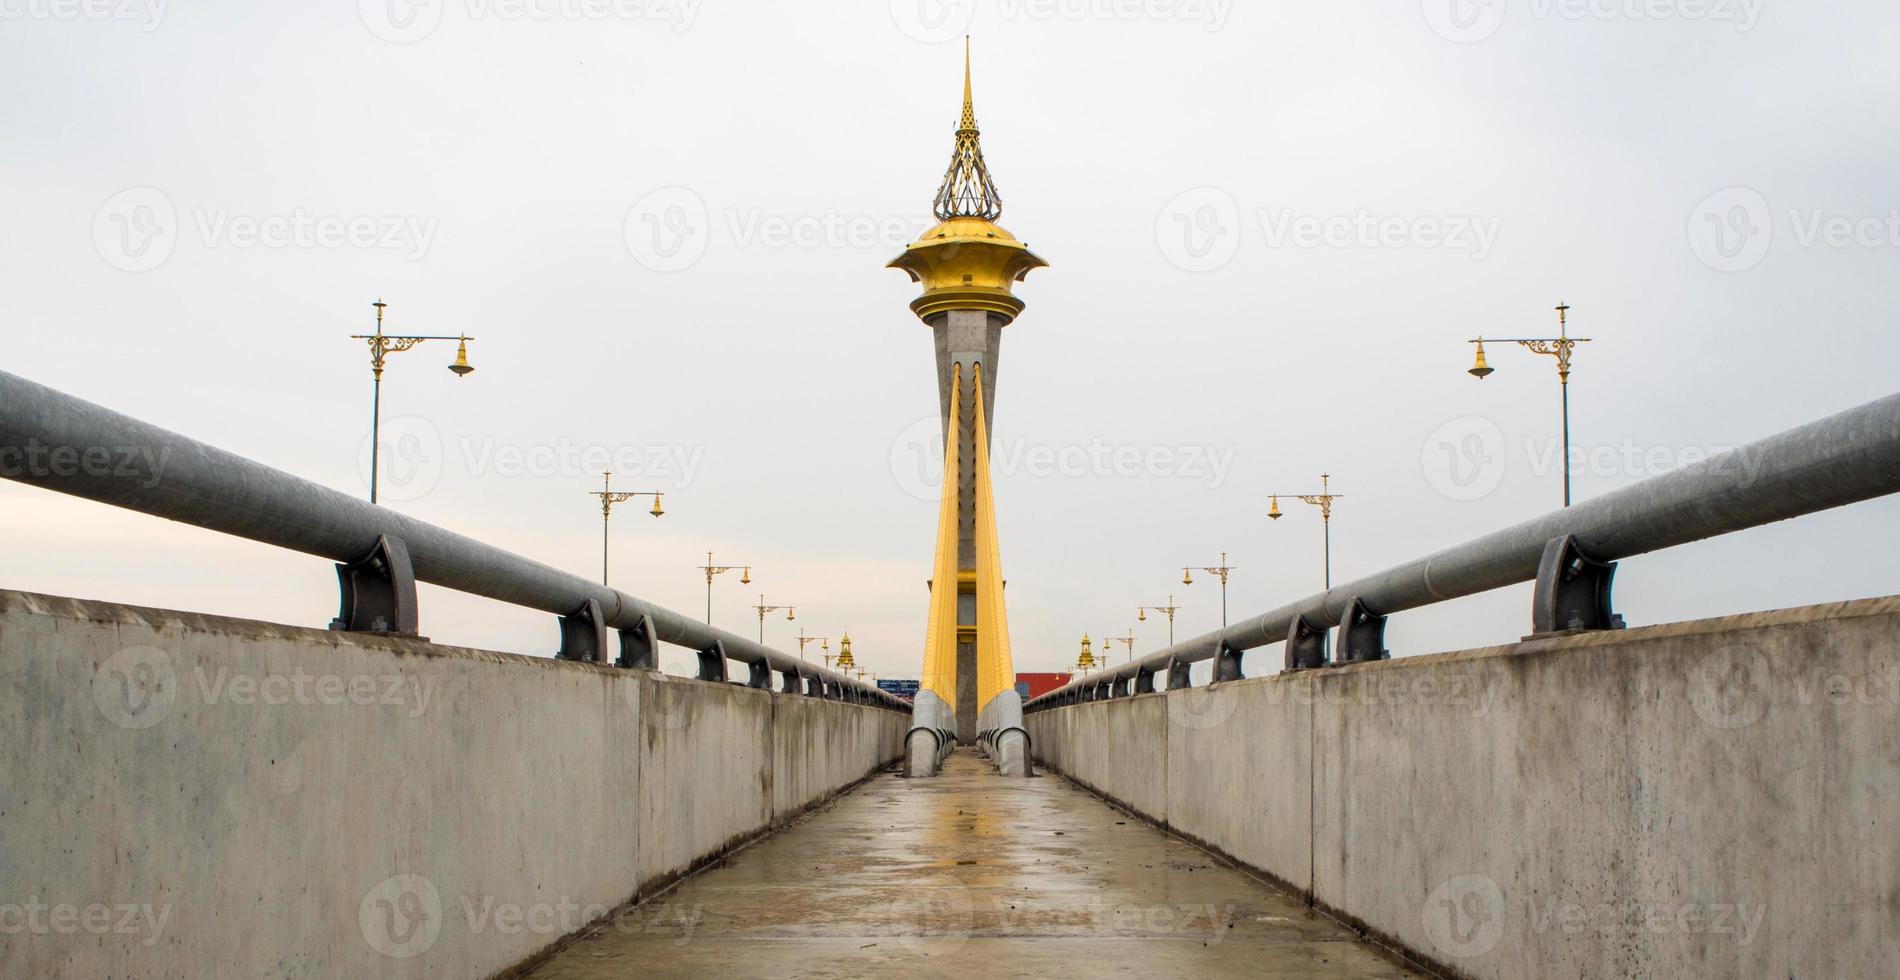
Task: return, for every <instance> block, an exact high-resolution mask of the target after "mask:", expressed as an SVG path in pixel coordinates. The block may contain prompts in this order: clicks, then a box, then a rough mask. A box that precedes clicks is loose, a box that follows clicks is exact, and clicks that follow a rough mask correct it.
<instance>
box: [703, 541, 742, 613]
mask: <svg viewBox="0 0 1900 980" xmlns="http://www.w3.org/2000/svg"><path fill="white" fill-rule="evenodd" d="M740 569H744V572H743V573H742V574H740V576H739V584H740V585H751V584H752V566H751V565H715V564H713V553H712V552H710V551H708V552H706V564H704V565H701V566H699V570H700V571H702V572H705V573H706V625H707V626H711V625H712V584H713V579H714V578H716V577H718V576H720V575H724V574H726V573H727V572H737V571H739V570H740Z"/></svg>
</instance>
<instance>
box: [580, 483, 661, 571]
mask: <svg viewBox="0 0 1900 980" xmlns="http://www.w3.org/2000/svg"><path fill="white" fill-rule="evenodd" d="M588 493H590V494H592V495H593V496H596V497H599V498H600V584H602V585H606V584H607V543H608V541H609V538H608V535H607V526H608V525H609V524H610V523H611V522H612V521H613V517H614V505H615V504H624V503H626V502H627V501H629V500H634V499H637V498H640V497H652V498H653V509H652V510H650V511H647V513H649V514H652V515H653V516H654V517H664V516H665V515H666V511H665V510H663V509H661V507H660V498H661V497H664V496H666V494H663V493H655V492H653V491H651V490H640V491H636V492H634V493H615V492H614V475H613V474H612V473H602V474H601V476H600V489H599V490H589V491H588Z"/></svg>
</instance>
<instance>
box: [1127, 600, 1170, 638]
mask: <svg viewBox="0 0 1900 980" xmlns="http://www.w3.org/2000/svg"><path fill="white" fill-rule="evenodd" d="M1180 611H1181V607H1180V606H1177V605H1175V604H1174V597H1173V596H1169V597H1168V604H1167V605H1165V606H1142V607H1141V608H1140V609H1138V610H1136V614H1135V619H1136V620H1137V621H1139V622H1143V623H1145V622H1147V621H1148V614H1149V613H1151V612H1158V613H1165V614H1166V615H1167V617H1168V645H1169V646H1173V645H1174V614H1175V613H1178V612H1180Z"/></svg>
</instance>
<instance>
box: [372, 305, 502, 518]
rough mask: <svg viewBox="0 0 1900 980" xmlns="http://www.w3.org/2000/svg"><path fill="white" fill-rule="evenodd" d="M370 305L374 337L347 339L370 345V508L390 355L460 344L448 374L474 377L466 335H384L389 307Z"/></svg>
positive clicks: (373, 494)
mask: <svg viewBox="0 0 1900 980" xmlns="http://www.w3.org/2000/svg"><path fill="white" fill-rule="evenodd" d="M370 305H371V306H374V307H376V332H375V333H373V334H361V333H359V334H351V335H350V339H351V340H367V341H369V368H370V373H371V374H372V375H374V376H375V379H376V385H375V394H374V395H372V396H371V399H370V421H369V502H370V503H372V504H373V503H375V502H376V486H377V471H378V464H379V463H380V462H381V458H380V457H381V456H382V450H383V447H382V444H381V439H382V429H383V365H384V364H385V362H387V361H388V360H389V355H391V354H400V353H402V352H403V351H406V350H412V349H414V348H415V346H416V345H417V344H420V343H422V342H423V341H425V340H456V341H460V342H461V346H460V347H459V348H457V349H456V352H455V363H453V364H451V365H449V370H451V371H453V372H455V376H456V377H458V378H466V377H468V376H469V375H471V374H474V373H475V369H474V368H473V367H470V366H469V363H468V342H469V341H471V340H473V339H475V338H473V337H470V336H469V335H467V334H463V335H461V336H459V337H420V336H394V335H390V334H386V333H383V310H385V309H388V307H389V304H388V303H385V302H383V301H382V299H381V297H378V298H377V300H376V302H374V303H371V304H370Z"/></svg>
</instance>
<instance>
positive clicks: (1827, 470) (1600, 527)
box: [1030, 395, 1900, 707]
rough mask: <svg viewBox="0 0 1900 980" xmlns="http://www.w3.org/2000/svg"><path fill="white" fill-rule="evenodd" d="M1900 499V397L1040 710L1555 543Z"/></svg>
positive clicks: (1594, 551) (1540, 521)
mask: <svg viewBox="0 0 1900 980" xmlns="http://www.w3.org/2000/svg"><path fill="white" fill-rule="evenodd" d="M1893 493H1900V395H1890V396H1888V397H1886V398H1882V399H1879V400H1878V401H1873V402H1869V403H1867V404H1865V405H1862V406H1860V407H1859V408H1854V409H1849V410H1848V411H1845V412H1842V413H1840V414H1839V415H1834V416H1830V417H1828V418H1825V419H1822V420H1820V421H1818V422H1812V423H1809V424H1808V425H1804V426H1801V427H1799V428H1795V429H1790V430H1788V431H1786V432H1783V433H1781V434H1779V435H1775V436H1770V437H1769V438H1767V439H1763V440H1761V441H1760V442H1756V443H1752V444H1750V445H1747V446H1743V447H1742V448H1740V449H1735V450H1731V451H1729V452H1726V453H1723V454H1721V455H1718V456H1713V457H1710V458H1709V459H1708V460H1705V461H1704V462H1702V463H1699V464H1696V465H1693V466H1688V467H1685V468H1683V469H1681V470H1678V471H1676V472H1674V473H1667V474H1664V475H1662V476H1659V477H1655V478H1653V479H1649V480H1644V481H1643V482H1641V483H1638V484H1635V485H1633V486H1629V487H1625V488H1623V489H1621V490H1618V491H1616V492H1614V493H1608V494H1605V495H1603V496H1601V497H1598V498H1596V499H1594V500H1589V501H1585V502H1584V503H1581V504H1578V505H1577V506H1575V507H1572V508H1568V509H1566V510H1559V511H1555V512H1552V513H1549V514H1545V515H1544V516H1542V517H1539V518H1536V519H1534V520H1529V521H1525V522H1524V523H1522V524H1519V525H1517V526H1515V527H1511V528H1506V529H1505V530H1502V531H1497V532H1494V533H1492V534H1488V535H1485V536H1484V537H1482V538H1478V539H1477V540H1475V541H1471V542H1468V543H1465V544H1461V545H1458V546H1457V547H1454V548H1448V549H1446V550H1444V551H1441V552H1438V553H1437V554H1435V555H1431V556H1429V557H1426V558H1420V559H1417V560H1415V561H1412V562H1408V563H1406V564H1404V565H1399V566H1397V567H1395V568H1390V569H1387V570H1386V571H1383V572H1380V573H1378V574H1376V575H1370V576H1367V577H1366V578H1362V579H1359V580H1358V581H1355V582H1348V583H1346V584H1344V585H1340V586H1336V587H1334V588H1333V589H1331V590H1330V591H1327V592H1322V593H1320V594H1318V595H1315V596H1310V597H1308V598H1306V599H1303V600H1301V601H1299V602H1295V603H1291V604H1289V605H1285V606H1281V607H1280V608H1278V609H1275V610H1273V611H1271V612H1267V613H1262V614H1260V615H1258V616H1254V617H1253V618H1251V619H1247V620H1244V621H1242V622H1238V623H1235V624H1233V625H1231V626H1229V627H1228V628H1227V629H1225V630H1216V631H1214V632H1212V633H1208V634H1205V635H1203V636H1197V637H1195V638H1193V639H1191V640H1187V641H1186V642H1183V643H1178V644H1176V645H1174V646H1172V647H1170V648H1168V649H1166V650H1163V651H1161V652H1159V653H1153V654H1149V655H1148V656H1146V657H1143V658H1141V659H1140V660H1137V661H1133V662H1131V663H1128V664H1124V665H1122V666H1120V667H1117V668H1115V669H1114V670H1112V671H1107V672H1104V673H1097V674H1091V675H1089V676H1088V678H1087V679H1086V680H1080V681H1071V682H1070V683H1069V684H1068V685H1066V686H1064V687H1062V688H1060V689H1058V690H1055V691H1051V692H1050V693H1048V694H1044V695H1042V696H1041V697H1039V698H1036V699H1035V700H1034V701H1032V702H1031V703H1030V704H1031V707H1035V706H1039V705H1043V704H1046V703H1048V702H1049V701H1050V700H1052V699H1055V698H1060V697H1062V696H1064V695H1067V694H1069V693H1072V692H1073V691H1075V690H1076V689H1078V688H1082V687H1090V686H1094V685H1098V684H1101V683H1103V682H1113V681H1115V680H1119V679H1124V678H1132V677H1134V676H1135V675H1136V674H1138V673H1141V672H1143V671H1149V672H1153V673H1155V674H1158V675H1163V676H1165V674H1166V672H1167V667H1168V665H1169V664H1170V663H1172V662H1180V663H1195V662H1199V661H1202V660H1207V659H1210V658H1212V657H1213V656H1214V655H1215V654H1216V653H1217V652H1218V651H1219V649H1220V645H1221V643H1222V641H1225V642H1226V644H1227V646H1228V647H1230V648H1232V649H1235V650H1252V649H1256V648H1259V647H1264V646H1269V645H1272V644H1275V643H1281V642H1284V641H1285V640H1286V638H1287V631H1288V630H1289V629H1290V628H1291V627H1292V625H1293V620H1294V618H1295V617H1298V616H1304V617H1306V621H1307V623H1308V624H1310V625H1312V626H1314V627H1321V626H1327V627H1331V626H1337V625H1339V622H1340V620H1341V619H1342V618H1343V617H1344V615H1345V611H1346V604H1347V603H1349V602H1351V601H1352V598H1353V597H1354V596H1359V597H1360V598H1361V599H1362V600H1363V601H1364V602H1365V604H1366V605H1367V606H1368V607H1369V608H1371V609H1372V610H1373V611H1375V612H1377V613H1378V614H1379V615H1382V616H1385V615H1391V614H1393V613H1397V612H1403V611H1405V610H1407V609H1413V608H1417V607H1419V606H1426V605H1431V604H1432V603H1436V602H1443V601H1445V600H1447V599H1458V598H1462V597H1464V596H1470V595H1476V594H1478V593H1480V592H1489V591H1490V590H1492V589H1499V588H1503V587H1505V586H1507V585H1516V584H1518V583H1520V582H1529V581H1533V580H1535V579H1536V578H1537V564H1538V561H1539V559H1540V558H1541V557H1542V556H1543V551H1544V546H1545V544H1547V543H1548V542H1549V541H1551V540H1552V539H1554V538H1557V537H1561V536H1563V535H1565V534H1571V535H1575V536H1576V537H1577V539H1578V541H1579V543H1581V544H1582V545H1583V547H1584V548H1585V549H1586V550H1587V551H1588V552H1589V553H1590V554H1591V555H1592V557H1595V558H1598V559H1601V560H1604V561H1618V560H1621V559H1624V558H1629V557H1631V556H1634V555H1641V554H1645V553H1648V552H1651V551H1660V550H1662V549H1664V548H1673V547H1675V546H1677V545H1683V544H1689V543H1691V542H1694V541H1700V540H1703V539H1705V538H1712V537H1717V536H1719V535H1723V534H1729V533H1732V532H1735V531H1741V530H1746V529H1748V528H1752V527H1760V526H1761V525H1764V524H1772V523H1775V522H1776V521H1785V520H1788V519H1790V518H1795V517H1801V516H1803V515H1805V514H1812V513H1815V512H1817V511H1823V510H1830V509H1833V508H1835V507H1844V506H1846V505H1848V504H1852V503H1858V502H1860V501H1863V500H1871V499H1873V498H1875V497H1884V496H1887V495H1889V494H1893Z"/></svg>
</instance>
